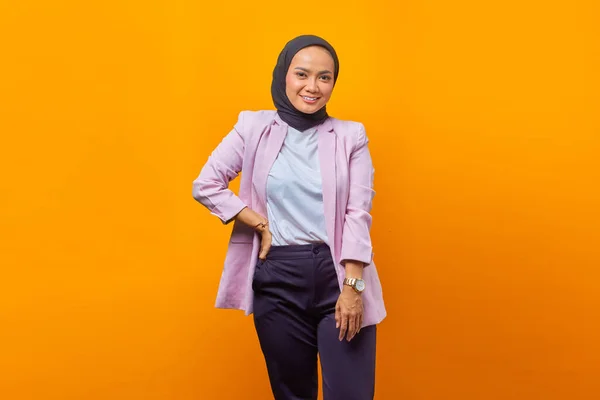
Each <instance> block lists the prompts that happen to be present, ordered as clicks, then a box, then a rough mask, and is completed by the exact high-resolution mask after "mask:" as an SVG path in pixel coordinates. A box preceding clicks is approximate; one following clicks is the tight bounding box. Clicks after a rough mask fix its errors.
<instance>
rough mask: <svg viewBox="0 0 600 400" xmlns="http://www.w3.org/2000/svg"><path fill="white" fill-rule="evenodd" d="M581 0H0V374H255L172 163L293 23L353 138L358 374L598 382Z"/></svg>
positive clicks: (243, 390) (591, 119) (90, 396)
mask: <svg viewBox="0 0 600 400" xmlns="http://www.w3.org/2000/svg"><path fill="white" fill-rule="evenodd" d="M598 4H599V3H598V2H597V1H595V0H588V1H583V0H579V1H578V0H569V1H567V0H562V1H540V0H532V1H522V0H519V1H517V0H505V1H494V2H485V1H474V0H456V1H439V0H438V1H433V0H430V1H424V0H408V1H401V2H396V1H388V2H377V1H375V2H373V1H368V2H366V1H356V0H344V1H330V2H283V1H262V2H248V1H231V2H220V3H219V2H217V3H213V2H209V3H205V2H201V1H181V0H170V1H166V0H163V1H159V0H151V1H134V0H129V1H123V0H122V1H114V0H106V1H53V2H43V1H32V0H28V1H24V0H21V1H19V0H14V1H6V0H3V1H1V2H0V44H1V46H0V52H1V57H2V58H1V63H0V133H1V139H2V144H1V146H0V159H1V163H2V164H1V166H0V179H1V182H0V184H1V187H2V189H1V194H0V218H1V232H2V236H1V238H0V239H1V240H0V254H1V256H0V257H1V258H0V262H1V273H2V275H1V278H0V325H1V326H0V398H2V399H6V400H25V399H35V400H51V399H52V400H54V399H57V400H73V399H84V400H108V399H110V400H121V399H123V400H125V399H127V400H138V399H139V400H167V399H173V400H187V399H190V400H191V399H211V400H212V399H236V400H237V399H260V400H262V399H268V398H270V397H269V386H268V382H267V375H266V371H265V368H264V363H263V360H262V356H261V354H260V350H259V347H258V344H257V340H256V338H255V333H254V330H253V327H252V320H251V318H245V317H243V315H242V313H241V312H234V311H222V310H216V309H214V308H213V304H214V299H215V294H216V288H217V284H218V280H219V277H220V273H221V266H222V262H223V258H224V254H225V249H226V245H227V238H228V234H229V230H230V227H224V226H222V225H221V223H220V222H219V221H218V220H217V219H216V218H215V217H213V216H211V215H210V214H209V213H208V211H206V210H205V209H203V208H202V206H200V205H199V204H197V203H196V202H195V201H194V200H193V199H192V197H191V183H192V180H193V179H194V178H195V177H196V175H197V174H198V172H199V171H200V168H201V167H202V165H203V163H204V162H205V161H206V159H207V156H208V154H209V152H210V151H211V150H212V149H213V148H214V146H215V145H216V144H217V143H218V142H219V141H220V139H221V138H222V137H223V136H224V135H225V134H226V133H227V132H228V131H229V130H230V129H231V127H232V126H233V124H234V123H235V122H236V118H237V114H238V112H239V111H240V110H245V109H270V108H272V104H271V99H270V92H269V85H270V75H271V71H272V68H273V65H274V63H275V60H276V57H277V54H278V52H279V51H280V49H281V48H282V46H283V45H284V44H285V42H286V41H287V40H288V39H290V38H292V37H294V36H296V35H298V34H304V33H314V34H318V35H321V36H323V37H325V38H327V39H328V40H329V41H330V42H331V43H332V44H333V45H334V46H335V47H336V49H337V51H338V53H339V56H340V60H341V73H340V78H339V82H338V85H337V86H336V89H335V91H334V95H333V98H332V100H331V103H330V106H329V111H330V114H331V115H333V116H336V117H338V118H342V119H352V120H358V121H361V122H363V123H364V124H365V126H366V127H367V133H368V135H369V137H370V139H371V151H372V154H373V158H374V164H375V168H376V174H375V175H376V179H375V185H376V191H377V195H376V197H375V202H374V211H373V214H374V224H373V231H372V233H373V240H374V243H375V253H376V255H375V259H376V261H377V265H378V267H379V270H380V274H381V278H382V280H383V283H384V294H385V298H386V301H387V307H388V312H389V317H388V319H387V320H386V321H385V322H384V323H383V324H382V325H381V327H380V330H379V342H378V346H379V347H378V348H379V353H378V361H377V394H378V395H377V399H380V400H396V399H406V400H495V399H498V400H500V399H502V400H506V399H511V400H525V399H527V400H532V399H540V400H554V399H560V400H576V399H590V400H591V399H598V398H600V340H599V337H600V290H599V289H600V268H599V267H600V234H599V230H600V161H599V155H600V95H599V94H600V82H599V78H598V74H599V72H600V28H599V26H600V24H599V23H598V21H599V19H600V6H599V5H598ZM350 384H351V383H350Z"/></svg>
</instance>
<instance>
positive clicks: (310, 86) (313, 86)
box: [305, 79, 319, 93]
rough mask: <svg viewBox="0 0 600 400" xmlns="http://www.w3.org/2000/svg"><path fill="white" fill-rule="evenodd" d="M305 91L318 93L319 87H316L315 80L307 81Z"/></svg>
mask: <svg viewBox="0 0 600 400" xmlns="http://www.w3.org/2000/svg"><path fill="white" fill-rule="evenodd" d="M305 89H306V91H307V92H310V93H317V92H318V91H319V86H318V85H317V80H316V79H309V80H308V82H307V84H306V88H305Z"/></svg>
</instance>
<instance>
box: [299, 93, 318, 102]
mask: <svg viewBox="0 0 600 400" xmlns="http://www.w3.org/2000/svg"><path fill="white" fill-rule="evenodd" d="M307 97H312V96H303V95H300V98H302V101H304V102H305V103H307V104H315V103H316V102H317V101H319V99H320V97H312V98H313V99H314V100H308V99H307Z"/></svg>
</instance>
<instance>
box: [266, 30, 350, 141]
mask: <svg viewBox="0 0 600 400" xmlns="http://www.w3.org/2000/svg"><path fill="white" fill-rule="evenodd" d="M309 46H321V47H323V48H325V49H326V50H327V51H329V53H330V54H331V57H332V58H333V62H334V66H335V70H334V71H333V84H334V85H335V82H336V81H337V77H338V73H339V71H340V64H339V60H338V58H337V54H336V52H335V50H334V48H333V47H332V46H331V45H330V44H329V43H328V42H327V41H326V40H325V39H322V38H320V37H318V36H314V35H302V36H298V37H297V38H294V39H292V40H290V41H289V42H288V43H287V44H286V45H285V47H284V48H283V50H282V51H281V53H279V57H278V58H277V65H275V69H274V70H273V81H272V82H271V96H272V97H273V103H274V104H275V108H276V109H277V113H278V114H279V117H280V118H281V119H282V120H283V121H284V122H285V123H287V124H288V125H289V126H291V127H292V128H294V129H297V130H299V131H305V130H307V129H310V128H312V127H314V126H317V125H319V124H321V123H322V122H323V121H325V120H326V119H327V118H328V117H329V115H327V110H326V106H323V108H321V109H320V110H319V111H317V112H315V113H314V114H306V113H303V112H301V111H299V110H298V109H296V107H294V106H293V105H292V103H291V102H290V99H288V97H287V94H286V92H285V86H286V85H285V77H286V75H287V72H288V69H289V67H290V64H291V63H292V58H294V56H295V55H296V53H297V52H299V51H300V50H302V49H303V48H305V47H309Z"/></svg>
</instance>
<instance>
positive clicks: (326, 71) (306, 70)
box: [294, 67, 333, 75]
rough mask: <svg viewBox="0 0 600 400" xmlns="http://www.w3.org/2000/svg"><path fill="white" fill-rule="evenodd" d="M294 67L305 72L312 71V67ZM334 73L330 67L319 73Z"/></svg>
mask: <svg viewBox="0 0 600 400" xmlns="http://www.w3.org/2000/svg"><path fill="white" fill-rule="evenodd" d="M294 69H299V70H302V71H304V72H310V69H306V68H302V67H296V68H294ZM332 73H333V72H331V71H329V70H328V69H325V70H323V71H319V75H321V74H332Z"/></svg>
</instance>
